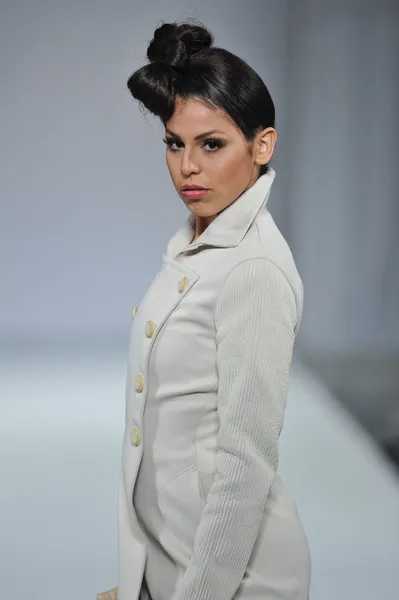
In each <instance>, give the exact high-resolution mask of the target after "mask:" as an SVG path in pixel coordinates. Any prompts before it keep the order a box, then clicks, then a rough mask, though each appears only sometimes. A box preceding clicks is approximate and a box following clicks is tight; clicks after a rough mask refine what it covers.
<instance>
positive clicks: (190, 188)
mask: <svg viewBox="0 0 399 600" xmlns="http://www.w3.org/2000/svg"><path fill="white" fill-rule="evenodd" d="M206 189H207V188H204V187H201V186H200V185H184V186H183V187H182V192H191V191H194V190H206Z"/></svg>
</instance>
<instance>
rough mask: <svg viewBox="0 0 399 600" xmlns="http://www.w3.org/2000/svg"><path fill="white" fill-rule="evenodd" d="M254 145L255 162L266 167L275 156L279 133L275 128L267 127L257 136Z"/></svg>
mask: <svg viewBox="0 0 399 600" xmlns="http://www.w3.org/2000/svg"><path fill="white" fill-rule="evenodd" d="M254 141H255V144H254V151H255V156H254V160H255V163H256V164H257V165H266V164H267V163H268V162H269V161H270V159H271V157H272V156H273V152H274V146H275V145H276V141H277V131H276V130H275V129H274V128H273V127H266V129H263V131H260V132H259V133H257V134H256V138H255V140H254Z"/></svg>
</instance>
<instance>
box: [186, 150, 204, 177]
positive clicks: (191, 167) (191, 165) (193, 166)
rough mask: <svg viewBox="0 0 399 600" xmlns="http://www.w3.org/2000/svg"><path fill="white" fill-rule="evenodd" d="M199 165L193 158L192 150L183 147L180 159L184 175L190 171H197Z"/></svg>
mask: <svg viewBox="0 0 399 600" xmlns="http://www.w3.org/2000/svg"><path fill="white" fill-rule="evenodd" d="M199 170H200V169H199V165H198V163H197V161H195V160H194V154H193V151H191V150H190V149H189V148H187V147H186V148H185V150H184V152H183V156H182V161H181V171H182V174H183V175H184V176H185V177H188V176H189V175H191V174H192V173H199Z"/></svg>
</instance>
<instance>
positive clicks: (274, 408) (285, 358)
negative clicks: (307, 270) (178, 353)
mask: <svg viewBox="0 0 399 600" xmlns="http://www.w3.org/2000/svg"><path fill="white" fill-rule="evenodd" d="M297 314H298V313H297V307H296V302H295V296H294V293H293V291H292V289H291V286H290V284H289V283H288V281H287V279H286V278H285V276H284V274H283V273H282V272H281V271H280V269H279V268H278V267H277V266H275V265H274V264H273V263H272V262H270V261H269V260H267V259H265V258H259V259H251V260H248V261H245V262H243V263H240V264H239V265H238V266H236V267H235V268H234V269H233V270H232V271H231V272H230V274H229V275H228V277H227V279H226V281H225V283H224V286H223V289H222V291H221V293H220V296H219V299H218V303H217V307H216V314H215V324H216V340H217V367H218V372H219V389H218V414H219V419H220V429H219V433H218V437H217V448H218V450H217V459H216V475H215V478H214V482H213V485H212V487H211V489H210V491H209V494H208V497H207V504H206V506H205V508H204V510H203V513H202V517H201V521H200V524H199V526H198V529H197V532H196V537H195V541H194V550H193V554H192V557H191V560H190V562H189V565H188V567H187V569H186V571H185V573H184V575H183V576H182V578H181V580H180V582H179V584H178V587H177V589H176V591H175V593H174V595H173V597H172V600H232V598H233V596H234V594H235V592H236V591H237V589H238V587H239V585H240V583H241V581H242V579H243V576H244V574H245V569H246V567H247V564H248V562H249V559H250V556H251V552H252V550H253V547H254V545H255V541H256V537H257V534H258V531H259V527H260V524H261V520H262V517H263V512H264V508H265V504H266V500H267V496H268V493H269V489H270V486H271V484H272V482H273V478H274V475H275V472H276V470H277V466H278V438H279V435H280V432H281V429H282V425H283V418H284V411H285V405H286V398H287V391H288V378H289V370H290V365H291V360H292V352H293V346H294V338H295V330H296V326H297Z"/></svg>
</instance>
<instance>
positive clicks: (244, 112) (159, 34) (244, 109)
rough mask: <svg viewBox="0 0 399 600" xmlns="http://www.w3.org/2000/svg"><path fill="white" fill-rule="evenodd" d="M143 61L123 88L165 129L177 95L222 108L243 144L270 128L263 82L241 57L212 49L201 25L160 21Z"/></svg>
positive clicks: (269, 106) (272, 123)
mask: <svg viewBox="0 0 399 600" xmlns="http://www.w3.org/2000/svg"><path fill="white" fill-rule="evenodd" d="M147 58H148V60H149V64H147V65H144V66H143V67H141V68H139V69H138V70H137V71H135V72H134V73H133V74H132V75H131V76H130V77H129V79H128V82H127V86H128V88H129V90H130V92H131V94H132V96H133V97H134V98H135V99H136V100H138V101H139V103H140V104H141V105H142V106H143V107H145V108H146V109H147V110H148V111H149V112H151V113H152V114H154V115H156V116H157V117H159V118H160V119H161V121H162V123H163V124H164V125H166V123H167V121H168V120H169V119H170V118H171V117H172V114H173V111H174V107H175V99H176V96H180V97H181V98H182V99H186V100H188V99H198V100H202V101H203V102H205V103H206V104H208V105H209V106H211V107H212V108H215V107H218V108H221V109H222V110H224V111H225V112H226V113H227V114H228V115H229V116H230V117H231V119H232V120H233V121H234V122H235V123H236V125H237V126H238V127H239V128H240V129H241V131H242V132H243V134H244V136H245V138H246V140H247V141H248V142H251V141H252V140H253V138H254V137H255V135H256V134H257V133H258V132H259V131H261V130H262V129H265V128H266V127H275V109H274V104H273V100H272V98H271V96H270V93H269V91H268V89H267V87H266V85H265V84H264V82H263V81H262V79H261V78H260V77H259V75H258V74H257V73H256V72H255V71H254V70H253V69H252V67H250V66H249V65H248V64H247V63H246V62H245V61H244V60H242V59H241V58H239V57H238V56H236V55H235V54H232V53H231V52H229V51H228V50H224V49H223V48H217V47H214V46H213V36H212V34H211V33H210V32H209V31H208V29H206V28H205V27H204V26H203V25H202V24H198V25H197V24H191V23H189V22H184V23H181V24H178V23H164V24H163V25H161V26H160V27H158V28H157V29H156V30H155V32H154V37H153V39H152V40H151V42H150V44H149V46H148V48H147ZM267 171H268V165H261V170H260V175H263V174H265V173H267Z"/></svg>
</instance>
